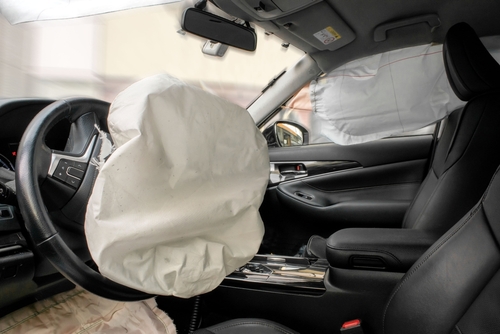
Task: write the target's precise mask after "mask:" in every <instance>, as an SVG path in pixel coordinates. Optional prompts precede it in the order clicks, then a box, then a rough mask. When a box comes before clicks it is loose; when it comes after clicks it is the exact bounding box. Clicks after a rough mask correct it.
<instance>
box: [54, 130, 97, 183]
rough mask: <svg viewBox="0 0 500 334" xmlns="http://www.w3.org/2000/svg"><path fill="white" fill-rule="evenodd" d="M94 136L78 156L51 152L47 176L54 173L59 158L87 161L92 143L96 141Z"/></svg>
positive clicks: (92, 146) (90, 153)
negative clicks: (83, 151)
mask: <svg viewBox="0 0 500 334" xmlns="http://www.w3.org/2000/svg"><path fill="white" fill-rule="evenodd" d="M96 138H97V136H94V138H92V140H91V142H90V144H89V146H87V150H86V151H85V153H84V154H83V155H81V156H79V157H75V156H72V155H64V154H58V153H52V156H51V158H50V167H49V176H52V175H53V174H54V172H55V170H56V168H57V165H59V161H61V159H66V160H71V161H75V162H84V163H89V161H90V156H91V155H92V150H93V149H94V144H95V142H96Z"/></svg>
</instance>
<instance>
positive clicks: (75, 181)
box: [66, 175, 82, 188]
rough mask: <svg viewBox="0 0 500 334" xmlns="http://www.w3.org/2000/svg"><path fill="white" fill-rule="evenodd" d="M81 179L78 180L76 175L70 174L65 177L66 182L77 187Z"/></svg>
mask: <svg viewBox="0 0 500 334" xmlns="http://www.w3.org/2000/svg"><path fill="white" fill-rule="evenodd" d="M81 181H82V180H80V179H79V178H76V177H73V176H70V175H68V177H67V178H66V183H67V184H69V185H70V186H72V187H73V188H78V186H79V185H80V182H81Z"/></svg>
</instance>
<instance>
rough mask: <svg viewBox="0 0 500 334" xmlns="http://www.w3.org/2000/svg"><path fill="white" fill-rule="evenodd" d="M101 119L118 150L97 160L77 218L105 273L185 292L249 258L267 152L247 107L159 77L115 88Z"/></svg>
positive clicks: (259, 229) (140, 285)
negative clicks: (83, 219)
mask: <svg viewBox="0 0 500 334" xmlns="http://www.w3.org/2000/svg"><path fill="white" fill-rule="evenodd" d="M108 126H109V130H110V134H111V137H112V139H113V141H114V144H115V147H116V150H115V151H114V152H113V153H112V154H111V156H110V157H109V159H108V160H107V161H106V162H105V163H104V164H103V165H102V166H101V167H100V172H99V175H98V177H97V179H96V182H95V186H94V189H93V192H92V195H91V197H90V201H89V204H88V207H87V213H86V222H85V233H86V237H87V242H88V246H89V250H90V253H91V255H92V257H93V259H94V261H95V262H96V264H97V265H98V266H99V270H100V272H101V273H102V274H103V275H104V276H106V277H108V278H110V279H112V280H113V281H116V282H118V283H121V284H123V285H126V286H129V287H132V288H135V289H137V290H141V291H144V292H147V293H151V294H159V295H175V296H179V297H185V298H187V297H191V296H194V295H198V294H202V293H205V292H208V291H210V290H212V289H214V288H215V287H217V285H218V284H219V283H220V282H221V281H222V280H223V279H224V277H225V276H226V275H227V274H229V273H231V272H232V271H233V270H234V269H236V268H238V267H240V266H242V265H243V264H245V263H246V262H248V261H249V260H250V259H251V258H252V257H253V255H254V254H255V253H256V252H257V250H258V248H259V246H260V243H261V240H262V236H263V233H264V228H263V224H262V220H261V218H260V215H259V211H258V209H259V206H260V204H261V202H262V199H263V196H264V192H265V189H266V186H267V182H268V178H269V156H268V152H267V145H266V141H265V139H264V138H263V136H262V135H261V134H260V132H259V131H258V129H257V128H256V126H255V123H254V122H253V120H252V118H251V117H250V115H249V114H248V112H247V111H246V110H245V109H243V108H241V107H238V106H236V105H234V104H232V103H230V102H227V101H225V100H223V99H221V98H218V97H216V96H214V95H212V94H210V93H207V92H205V91H202V90H201V89H198V88H196V87H191V86H189V85H186V84H184V83H183V82H181V81H179V80H177V79H175V78H172V77H170V76H168V75H157V76H153V77H150V78H147V79H144V80H142V81H140V82H138V83H136V84H134V85H132V86H131V87H129V88H127V89H126V90H125V91H123V92H122V93H120V94H119V95H118V97H117V98H116V99H115V101H114V102H113V103H112V105H111V108H110V113H109V117H108Z"/></svg>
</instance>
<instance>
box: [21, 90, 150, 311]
mask: <svg viewBox="0 0 500 334" xmlns="http://www.w3.org/2000/svg"><path fill="white" fill-rule="evenodd" d="M108 111H109V103H107V102H103V101H100V100H95V99H88V98H73V99H66V100H61V101H57V102H54V103H52V104H51V105H49V106H47V107H46V108H44V109H43V110H42V111H41V112H40V113H38V114H37V116H36V117H35V118H34V119H33V120H32V121H31V123H30V124H29V126H28V128H27V129H26V131H25V132H24V135H23V138H22V140H21V143H20V144H19V150H18V156H17V161H16V188H17V198H18V202H19V206H20V209H21V214H22V217H23V220H24V223H25V226H26V229H27V231H28V232H29V234H30V236H31V240H32V241H33V244H34V245H35V246H36V247H37V249H38V250H39V251H40V253H41V254H42V255H43V256H45V257H46V258H47V259H48V260H49V261H50V262H51V263H52V265H53V266H54V267H55V268H56V269H57V270H58V271H59V272H60V273H62V274H63V275H64V276H65V277H66V278H68V279H69V280H70V281H72V282H73V283H75V284H77V285H79V286H81V287H83V288H84V289H86V290H88V291H90V292H92V293H94V294H96V295H99V296H102V297H105V298H108V299H114V300H120V301H134V300H143V299H147V298H151V297H152V295H149V294H147V293H144V292H141V291H137V290H135V289H132V288H129V287H126V286H123V285H121V284H118V283H116V282H114V281H111V280H109V279H108V278H106V277H104V276H102V275H101V274H100V273H99V272H97V271H95V270H93V269H92V268H90V267H89V266H88V265H87V264H86V263H85V262H84V261H83V260H82V259H80V257H79V256H77V255H76V254H75V253H74V252H73V251H72V250H71V248H70V247H69V246H68V244H67V243H66V242H65V241H64V239H63V237H62V236H61V233H59V231H58V229H56V224H54V222H53V219H52V218H51V214H49V209H48V207H51V206H53V207H56V208H57V212H63V213H64V212H66V217H67V216H71V217H70V219H66V221H67V222H68V221H69V224H70V225H72V224H74V225H75V226H74V230H78V231H80V232H83V223H84V212H85V208H86V207H87V203H88V200H89V196H90V193H91V189H92V186H93V183H94V181H95V176H96V175H97V172H98V171H97V170H96V169H95V167H94V166H92V164H90V159H91V158H92V157H97V155H98V154H99V150H100V140H101V138H100V137H101V136H102V133H100V132H99V131H98V130H97V127H99V128H100V129H101V130H102V131H105V132H108V127H107V116H108ZM63 119H67V120H68V121H69V122H70V123H71V132H70V138H69V140H68V144H67V145H66V148H67V149H65V150H64V152H62V151H54V150H51V149H50V148H49V147H48V146H47V145H46V144H45V137H46V135H47V133H48V132H49V131H50V130H51V129H52V128H53V127H54V126H55V125H56V124H57V123H58V122H59V121H61V120H63ZM96 126H97V127H96ZM41 187H45V188H48V189H49V190H48V193H50V194H51V195H52V197H56V198H55V199H53V200H46V201H45V202H44V200H43V198H45V196H44V197H43V198H42V192H41ZM46 192H47V191H46ZM59 193H60V194H61V197H65V199H64V200H58V199H57V196H58V195H59ZM52 216H53V215H52ZM82 237H83V235H82Z"/></svg>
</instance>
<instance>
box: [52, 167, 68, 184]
mask: <svg viewBox="0 0 500 334" xmlns="http://www.w3.org/2000/svg"><path fill="white" fill-rule="evenodd" d="M66 168H67V167H66V166H61V164H59V166H57V169H56V170H55V171H54V174H53V175H52V176H53V177H55V178H56V179H58V180H61V181H63V182H64V181H66V178H67V177H68V174H66Z"/></svg>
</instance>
